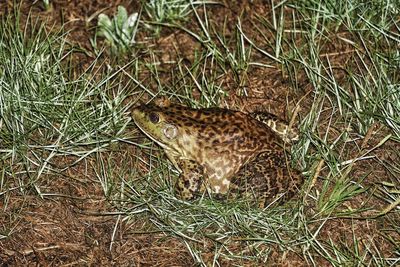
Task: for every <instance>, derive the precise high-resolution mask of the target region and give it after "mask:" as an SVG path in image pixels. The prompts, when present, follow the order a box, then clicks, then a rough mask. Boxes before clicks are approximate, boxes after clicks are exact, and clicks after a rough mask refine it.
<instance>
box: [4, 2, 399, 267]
mask: <svg viewBox="0 0 400 267" xmlns="http://www.w3.org/2000/svg"><path fill="white" fill-rule="evenodd" d="M50 2H51V4H52V6H51V8H50V9H49V10H44V8H43V4H42V1H21V2H20V9H21V11H22V12H21V13H22V14H23V18H22V20H23V21H26V20H27V18H28V16H30V17H31V18H39V19H40V20H42V21H46V25H47V27H48V29H49V30H55V29H57V28H60V27H61V26H62V25H65V26H64V27H65V28H64V30H65V31H69V34H68V40H69V42H70V43H71V44H72V45H73V46H76V47H80V48H82V50H86V51H92V49H93V48H92V46H91V44H90V40H89V38H88V37H89V36H94V32H95V26H96V23H97V21H96V18H97V15H98V14H99V12H102V13H106V14H108V15H110V16H111V15H112V14H114V13H115V11H116V8H117V6H118V5H123V6H125V7H126V8H127V10H128V13H132V12H137V11H139V4H138V3H139V1H127V0H117V1H106V0H94V1H93V0H51V1H50ZM265 2H266V1H257V0H255V1H250V0H242V1H235V4H229V1H223V3H224V4H221V5H216V6H215V7H213V8H212V9H211V8H210V9H209V13H208V16H209V18H210V21H212V23H214V25H219V26H220V27H221V28H223V27H222V26H223V25H225V27H224V30H225V33H224V34H225V35H226V36H230V35H232V34H234V30H235V27H236V26H235V25H236V23H237V18H238V17H241V18H242V21H241V23H242V28H243V29H244V30H245V32H246V34H247V35H248V36H249V37H251V39H252V40H254V41H255V42H256V43H263V42H265V40H264V39H263V38H262V37H261V36H260V34H259V33H258V31H257V30H256V27H255V26H254V21H255V18H256V16H257V15H258V14H262V15H264V16H268V14H270V13H271V10H270V8H271V5H270V4H266V3H265ZM13 5H14V1H12V0H7V1H6V2H2V3H0V14H3V15H4V14H6V13H10V12H12V10H13ZM199 12H201V11H199ZM185 23H186V25H187V27H190V28H191V29H199V25H198V24H197V23H196V22H195V20H192V21H187V22H185ZM194 31H195V30H194ZM140 38H142V39H144V38H145V36H139V37H138V39H139V40H140ZM147 42H149V45H151V46H152V48H153V50H154V51H160V52H159V53H158V54H155V55H154V56H155V57H156V61H159V62H161V65H162V66H161V69H162V67H163V66H164V67H165V68H171V67H173V66H172V64H171V63H170V62H174V61H175V62H176V61H181V60H183V61H185V60H186V61H189V62H192V61H193V57H194V52H193V51H195V50H196V49H198V48H199V44H198V42H196V41H195V40H194V39H193V38H192V37H191V36H188V35H187V34H185V33H183V32H182V31H180V30H178V29H176V30H173V29H163V30H162V31H161V34H160V36H159V37H158V38H154V39H152V40H147ZM335 44H336V45H335ZM325 49H326V51H323V53H336V52H337V51H345V50H346V47H345V45H343V42H336V43H335V42H332V44H330V45H327V46H326V47H325ZM255 56H257V55H255ZM258 57H260V58H262V57H261V55H258ZM348 57H349V55H348V54H346V53H338V54H337V55H335V56H334V58H333V59H332V60H333V63H332V64H337V65H341V64H342V65H344V64H347V63H348ZM93 59H94V54H93V53H90V52H88V53H80V54H77V55H76V62H78V63H77V64H76V68H77V69H85V67H86V66H88V65H89V64H90V62H92V60H93ZM260 61H261V62H262V61H265V62H266V64H268V60H265V59H260ZM168 73H169V72H165V73H162V72H161V73H160V78H161V80H162V81H163V82H164V83H165V84H171V83H172V82H173V81H172V79H171V76H170V74H168ZM142 75H143V77H145V76H146V73H143V74H142ZM235 75H236V74H233V73H231V74H230V75H226V77H223V78H221V81H220V82H221V84H222V85H223V86H224V88H226V90H227V91H229V92H231V94H229V97H228V98H227V99H225V100H224V101H223V105H224V106H229V107H234V108H236V109H241V110H244V111H252V110H254V109H255V108H254V107H255V106H262V108H263V109H265V110H269V111H270V112H272V113H275V114H277V115H279V116H281V117H283V118H285V117H286V118H288V117H289V116H290V115H291V113H292V112H293V110H294V108H295V106H296V104H297V103H299V101H300V99H302V96H304V95H306V96H307V95H308V94H309V93H310V92H311V91H312V87H311V85H310V84H309V82H308V81H307V79H306V77H305V75H304V74H302V73H299V74H298V75H297V76H298V77H297V79H298V80H297V85H298V88H297V89H296V90H293V89H292V88H291V82H290V81H289V80H288V79H287V77H285V74H282V72H281V71H280V70H279V69H278V70H277V69H275V68H258V67H252V68H250V69H249V70H248V71H244V72H243V73H240V74H239V75H240V76H239V77H236V76H235ZM336 75H337V78H338V79H344V77H343V76H344V75H343V73H340V72H338V73H336ZM146 85H147V86H148V88H156V86H157V84H154V82H153V81H151V80H150V81H148V84H146ZM244 92H245V93H246V94H247V96H246V97H244V96H243V95H244ZM301 101H302V102H301V104H300V105H301V106H304V107H307V106H309V105H308V104H309V103H311V101H312V98H311V97H308V98H307V97H306V98H305V99H302V100H301ZM306 113H307V110H306V108H303V109H301V110H300V116H301V115H302V114H306ZM326 121H328V119H327V120H326ZM337 132H340V129H337ZM385 133H386V132H385V130H382V131H381V132H380V134H381V135H382V136H384V134H385ZM332 138H334V136H333V137H332ZM374 138H375V139H374ZM374 138H371V139H370V140H369V141H368V142H367V144H366V147H367V148H368V147H373V145H376V142H378V141H379V140H381V139H380V136H379V134H377V135H375V137H374ZM361 145H362V144H355V145H354V147H355V149H354V152H353V153H354V156H355V157H356V156H359V155H358V154H357V153H359V150H357V149H356V148H357V147H358V146H361ZM390 147H391V144H387V145H385V146H383V147H381V148H380V152H377V154H378V155H381V158H382V159H385V160H390V161H392V162H395V161H398V160H399V159H398V158H397V157H394V156H393V155H394V154H393V153H390V152H388V151H392V150H391V149H390ZM124 148H125V149H126V150H132V148H128V147H127V146H124ZM392 149H393V148H392ZM121 157H122V156H121ZM393 157H394V158H393ZM348 158H351V157H350V156H349V157H348ZM66 160H68V159H66ZM362 164H363V165H360V166H357V167H356V168H355V169H354V170H353V171H354V172H355V174H354V175H355V176H358V177H363V175H368V177H372V178H370V179H368V181H369V182H370V183H371V184H374V182H379V181H380V179H381V177H382V176H385V177H390V175H391V174H390V173H388V171H387V170H386V169H384V168H383V167H382V165H378V164H376V161H374V160H369V161H362ZM90 166H93V162H90V159H87V160H84V161H81V162H79V164H77V165H76V166H74V168H73V169H70V170H69V171H68V172H66V173H65V174H63V175H62V178H60V177H52V176H49V177H47V179H46V183H45V184H43V188H49V189H51V190H49V191H51V192H53V193H54V192H55V190H54V189H55V188H56V189H57V190H56V192H57V194H55V195H45V197H44V198H43V199H42V198H40V197H39V196H38V195H37V194H36V193H35V190H34V189H32V190H31V191H26V192H20V191H14V192H13V193H12V194H8V196H7V198H3V197H2V196H0V209H1V211H2V212H1V214H0V225H2V229H0V233H2V235H6V236H8V237H7V238H4V239H0V265H1V266H22V265H24V266H30V265H33V264H36V265H38V266H48V265H53V266H63V265H78V266H110V265H116V266H196V264H195V262H194V260H193V257H192V255H191V254H190V252H189V251H188V249H187V247H186V245H185V242H184V241H183V240H182V239H181V238H179V237H174V236H168V235H166V234H163V233H160V232H154V233H151V231H147V230H148V229H146V227H147V224H146V223H144V222H143V221H142V218H132V220H131V221H123V222H121V221H120V220H119V217H118V215H116V213H118V211H116V210H115V209H114V207H113V206H112V204H111V203H110V202H109V201H108V200H107V199H106V197H105V196H104V192H103V189H102V187H101V185H100V184H99V183H98V181H94V180H93V179H92V178H91V177H94V173H93V172H94V170H92V169H91V167H90ZM357 172H358V173H357ZM321 176H322V177H323V171H322V173H321ZM315 186H316V187H319V188H321V187H322V181H321V180H319V181H318V182H317V183H316V185H315ZM361 202H366V203H368V205H370V206H373V207H374V208H375V209H376V210H380V209H382V207H384V205H385V202H383V201H378V200H374V201H371V200H366V199H362V198H361V197H356V198H354V199H352V200H351V201H350V200H349V201H348V203H346V205H348V206H352V205H354V206H359V203H361ZM398 219H399V218H396V217H395V218H392V219H391V220H395V221H397V222H399V221H398ZM387 224H388V220H387V219H385V218H381V219H380V220H376V221H369V222H368V223H366V221H363V220H356V221H354V220H346V219H336V220H334V219H332V220H329V221H328V222H327V223H326V224H325V225H324V227H322V229H321V231H322V233H321V235H322V236H326V242H328V240H329V239H332V240H335V241H337V242H340V243H341V244H343V245H345V244H351V243H352V242H354V240H352V233H356V236H362V237H363V238H362V240H360V244H359V247H360V250H361V251H364V250H365V249H366V248H367V247H368V246H369V245H373V246H377V247H379V248H380V251H383V252H386V253H387V255H385V256H389V255H391V253H392V251H393V246H394V244H391V243H390V242H388V240H387V238H384V237H383V234H382V233H383V232H384V231H385V227H386V226H387ZM10 226H12V227H10ZM5 229H7V231H8V232H7V233H3V231H5ZM144 232H146V233H144ZM385 235H386V236H391V237H392V238H393V239H394V240H396V239H397V240H399V238H400V237H399V236H397V235H396V234H395V233H393V232H390V233H389V232H388V231H387V232H385ZM372 240H373V242H372ZM205 244H207V242H205ZM271 249H272V250H273V253H272V254H271V255H272V256H271V260H270V261H269V265H270V266H306V265H308V264H311V263H310V262H307V260H306V259H304V258H302V256H299V255H298V254H297V253H294V252H286V253H283V252H282V251H280V250H279V248H278V247H276V248H273V247H272V248H271ZM204 251H205V252H204V255H203V257H204V259H208V260H209V262H210V263H212V260H213V252H214V251H215V250H214V248H213V247H210V248H208V249H206V250H204ZM360 254H362V253H360ZM234 264H238V263H233V262H231V261H223V265H222V266H232V265H234ZM259 264H260V263H254V262H241V263H240V264H239V265H245V266H258V265H259ZM317 264H319V266H324V265H327V264H328V263H327V262H326V261H324V260H323V259H321V260H320V262H318V263H317Z"/></svg>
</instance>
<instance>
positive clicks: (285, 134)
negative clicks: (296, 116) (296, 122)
mask: <svg viewBox="0 0 400 267" xmlns="http://www.w3.org/2000/svg"><path fill="white" fill-rule="evenodd" d="M250 115H251V116H252V117H253V118H255V119H256V120H258V121H261V122H262V123H264V124H266V125H268V126H269V127H270V128H271V129H272V130H273V131H274V132H275V133H276V134H277V135H278V136H279V137H280V138H282V140H283V141H284V142H287V143H290V142H295V141H297V140H299V131H298V130H297V129H296V128H293V127H289V123H288V122H286V121H285V120H282V119H281V118H279V117H278V116H276V115H274V114H271V113H267V112H255V113H252V114H250Z"/></svg>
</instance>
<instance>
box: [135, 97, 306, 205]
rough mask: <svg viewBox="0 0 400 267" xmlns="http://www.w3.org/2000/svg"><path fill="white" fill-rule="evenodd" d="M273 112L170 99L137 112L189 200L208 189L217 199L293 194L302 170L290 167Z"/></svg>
mask: <svg viewBox="0 0 400 267" xmlns="http://www.w3.org/2000/svg"><path fill="white" fill-rule="evenodd" d="M268 116H269V115H268V114H266V115H262V114H261V113H260V114H256V115H255V117H254V118H253V117H252V116H249V115H247V114H244V113H242V112H240V111H233V110H227V109H220V108H208V109H192V108H188V107H185V106H181V105H175V104H169V103H168V104H165V103H163V104H162V105H143V106H140V107H137V108H135V109H133V111H132V117H133V119H134V122H135V123H136V125H137V126H138V127H139V128H140V129H141V130H142V131H143V132H144V133H145V134H146V135H147V136H149V137H150V138H151V139H152V140H154V141H155V142H157V143H158V144H159V145H160V146H161V147H162V148H163V149H164V151H165V152H166V154H167V156H168V158H169V159H170V161H171V162H172V163H173V165H174V166H175V167H176V168H177V169H178V170H180V171H181V174H180V177H179V178H178V181H177V183H176V185H175V189H176V192H177V195H178V196H179V197H180V198H182V199H186V200H190V199H193V198H195V197H196V196H197V195H200V194H202V193H204V192H205V191H206V190H207V191H208V193H210V194H213V195H215V196H218V197H220V196H227V195H229V194H231V192H232V194H233V195H235V194H237V193H239V195H244V196H246V195H249V194H248V192H250V191H249V190H252V191H254V192H256V194H255V196H256V198H260V199H264V200H263V201H264V202H265V199H267V198H270V197H271V196H274V195H276V194H277V193H280V192H285V191H288V194H287V195H288V196H291V195H293V193H292V191H293V192H294V188H298V187H299V186H300V185H301V183H302V178H301V174H300V173H299V172H298V171H296V170H290V169H289V168H288V166H287V165H286V161H285V155H284V151H283V149H282V146H281V143H282V139H283V135H282V132H284V131H283V130H282V129H283V128H279V127H275V128H274V127H270V126H268V123H269V121H268V119H266V118H267V117H268ZM271 118H273V119H276V117H273V115H271ZM259 119H260V120H262V121H260V120H259ZM279 122H281V121H279ZM277 129H278V130H279V131H277ZM286 132H287V129H286Z"/></svg>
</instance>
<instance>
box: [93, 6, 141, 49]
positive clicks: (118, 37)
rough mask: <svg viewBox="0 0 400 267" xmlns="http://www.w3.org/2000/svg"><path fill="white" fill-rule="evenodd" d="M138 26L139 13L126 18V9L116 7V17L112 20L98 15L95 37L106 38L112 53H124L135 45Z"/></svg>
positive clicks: (103, 15)
mask: <svg viewBox="0 0 400 267" xmlns="http://www.w3.org/2000/svg"><path fill="white" fill-rule="evenodd" d="M138 24H139V13H133V14H131V15H129V16H128V12H127V11H126V8H125V7H123V6H118V12H117V15H116V16H115V17H114V18H113V19H112V20H111V19H110V18H109V17H108V16H107V15H105V14H103V13H101V14H100V15H99V18H98V22H97V27H98V28H97V35H98V36H102V37H105V38H106V40H107V42H108V43H109V44H110V45H111V49H112V52H114V53H117V54H120V53H125V52H127V51H128V50H129V48H130V47H131V46H132V45H133V44H134V43H135V36H136V31H137V27H138ZM94 46H95V47H96V45H94Z"/></svg>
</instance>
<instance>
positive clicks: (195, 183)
mask: <svg viewBox="0 0 400 267" xmlns="http://www.w3.org/2000/svg"><path fill="white" fill-rule="evenodd" d="M177 164H178V165H179V168H180V169H181V170H182V173H181V174H180V176H179V178H178V180H177V181H176V184H175V191H176V193H177V195H178V197H179V198H181V199H184V200H191V199H194V198H195V197H196V195H198V194H200V193H202V192H204V190H205V187H204V168H203V167H202V166H201V165H199V164H197V163H196V162H195V161H192V160H179V161H177Z"/></svg>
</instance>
